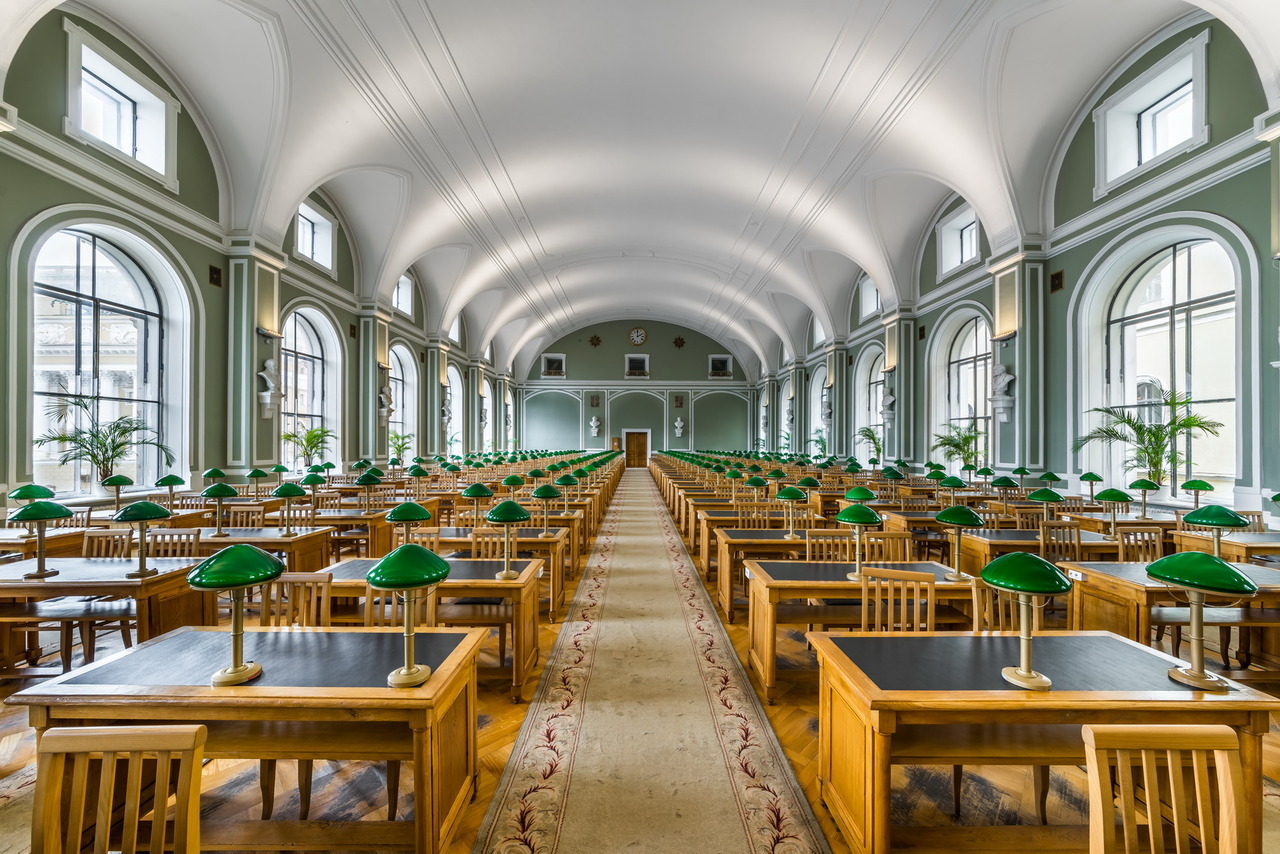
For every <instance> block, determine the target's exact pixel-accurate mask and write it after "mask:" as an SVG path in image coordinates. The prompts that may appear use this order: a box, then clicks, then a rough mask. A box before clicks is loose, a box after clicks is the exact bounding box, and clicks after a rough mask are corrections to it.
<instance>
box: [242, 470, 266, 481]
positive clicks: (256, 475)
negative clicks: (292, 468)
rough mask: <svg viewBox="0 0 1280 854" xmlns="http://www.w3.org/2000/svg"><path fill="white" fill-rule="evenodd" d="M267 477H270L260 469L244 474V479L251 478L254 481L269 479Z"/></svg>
mask: <svg viewBox="0 0 1280 854" xmlns="http://www.w3.org/2000/svg"><path fill="white" fill-rule="evenodd" d="M269 476H270V475H268V474H267V472H265V471H263V470H262V469H249V471H247V472H246V473H245V477H249V478H253V479H255V480H256V479H257V478H260V477H269Z"/></svg>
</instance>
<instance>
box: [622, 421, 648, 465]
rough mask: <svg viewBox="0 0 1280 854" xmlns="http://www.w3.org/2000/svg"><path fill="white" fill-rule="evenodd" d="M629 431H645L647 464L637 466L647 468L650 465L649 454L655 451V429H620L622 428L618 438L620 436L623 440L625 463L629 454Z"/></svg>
mask: <svg viewBox="0 0 1280 854" xmlns="http://www.w3.org/2000/svg"><path fill="white" fill-rule="evenodd" d="M628 433H643V434H644V452H645V465H642V466H637V468H647V467H648V458H649V455H650V454H652V453H653V431H652V430H641V429H628V428H622V429H620V430H619V431H618V438H620V439H621V440H622V456H623V463H624V464H625V463H626V455H627V434H628Z"/></svg>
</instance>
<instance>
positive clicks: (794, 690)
mask: <svg viewBox="0 0 1280 854" xmlns="http://www.w3.org/2000/svg"><path fill="white" fill-rule="evenodd" d="M576 583H577V582H576V579H575V580H573V581H571V582H569V585H568V595H569V596H572V595H573V592H574V590H575V589H576ZM727 629H728V634H729V637H730V639H731V640H732V642H733V645H734V647H735V649H736V650H737V652H738V655H739V658H740V659H741V660H744V661H745V659H746V648H747V643H748V635H747V628H746V625H745V621H743V620H739V621H738V623H736V624H732V625H729V626H727ZM559 631H560V624H559V623H550V624H549V623H543V625H542V627H541V637H540V645H541V649H542V655H541V657H540V661H546V659H547V656H548V653H549V652H550V650H551V648H552V646H553V644H554V643H555V640H556V637H557V635H558V633H559ZM115 637H118V636H116V635H112V636H105V635H104V636H103V638H102V639H101V642H100V647H101V648H100V655H106V654H109V653H111V652H114V651H115V647H114V646H113V644H115V643H117V641H114V640H113V638H115ZM496 646H497V644H496V639H495V641H494V642H493V643H491V644H490V645H489V647H487V648H486V651H485V652H483V653H482V657H481V666H484V665H485V664H486V661H485V657H486V656H488V657H489V661H488V663H490V664H492V663H494V661H493V655H494V654H495V651H496ZM779 651H780V655H781V664H780V675H781V676H782V677H783V682H782V685H781V686H780V692H779V697H778V700H777V703H776V704H775V705H773V706H767V705H766V706H765V709H766V712H767V714H768V716H769V719H770V721H771V722H772V724H773V727H774V729H775V731H776V732H777V734H778V739H779V741H780V743H781V744H782V746H783V748H784V750H785V751H786V752H787V755H788V757H789V758H790V761H791V763H792V765H793V767H794V768H795V772H796V775H797V777H798V778H799V781H800V783H801V785H802V786H803V788H804V790H805V792H806V794H807V795H808V797H809V801H810V803H811V804H812V805H813V809H814V812H815V813H816V815H817V817H818V821H819V823H820V824H821V826H822V828H823V830H824V832H825V833H826V835H827V838H828V840H829V841H830V844H831V848H832V851H833V852H835V854H845V852H848V851H849V850H850V849H849V848H848V846H846V845H845V844H844V841H843V839H842V838H841V836H840V833H839V831H837V830H836V828H835V825H834V823H833V822H832V820H831V817H830V815H829V814H828V813H827V811H826V809H825V808H824V807H823V806H822V805H821V803H820V802H819V800H818V783H817V748H818V732H817V714H818V700H817V678H816V671H815V665H814V663H813V658H812V655H811V654H810V653H809V652H808V650H807V649H806V647H805V643H804V640H803V636H802V635H801V633H799V632H791V633H789V634H788V635H787V636H786V637H785V638H783V639H781V640H780V643H779ZM541 672H542V671H541V666H539V668H538V669H537V670H536V671H535V672H534V674H533V676H532V677H531V679H530V682H529V683H528V685H526V688H525V694H526V696H528V695H530V694H532V692H533V690H534V686H536V684H537V680H538V679H539V678H540V676H541ZM22 686H23V683H22V682H6V683H3V684H0V697H4V696H8V695H9V694H11V693H13V692H14V691H16V690H19V689H20V688H21V687H22ZM508 690H509V683H504V682H503V681H502V680H501V679H491V680H481V684H480V692H479V706H480V720H479V737H478V748H479V760H480V784H479V791H478V792H477V796H476V799H475V801H474V803H473V804H472V805H471V806H470V807H469V808H468V809H467V810H466V812H465V813H464V815H463V816H462V818H461V822H460V824H459V827H458V829H457V832H456V833H455V835H454V839H453V842H452V844H451V845H450V846H449V848H448V849H447V852H448V854H468V853H469V852H470V851H471V846H472V844H473V842H474V840H475V836H476V833H477V832H478V830H479V827H480V824H481V822H482V821H483V819H484V815H485V812H486V810H487V808H488V803H489V800H490V798H491V797H492V795H493V793H494V791H495V789H496V787H497V783H498V780H499V778H500V777H501V774H502V771H503V768H504V767H505V765H506V761H507V757H508V756H509V754H510V752H511V749H512V747H513V745H514V743H515V739H516V736H517V734H518V733H519V730H520V725H521V722H522V721H523V719H524V714H525V711H526V709H527V705H525V704H513V703H512V702H511V701H510V699H509V695H508V693H507V691H508ZM1266 751H1267V758H1266V771H1267V774H1268V776H1270V777H1271V778H1272V779H1278V778H1280V727H1278V726H1277V724H1276V723H1275V722H1273V726H1272V736H1271V737H1270V738H1268V739H1267V742H1266ZM33 755H34V735H33V732H32V730H31V729H30V728H28V727H27V726H26V713H25V710H23V709H20V708H14V707H9V706H3V707H0V781H3V780H4V779H5V778H8V777H10V776H11V775H14V774H17V773H21V772H22V771H23V769H24V768H25V767H26V766H27V765H29V764H30V763H31V761H32V759H33ZM965 771H966V775H965V779H964V784H963V786H962V794H963V802H962V807H961V819H960V823H962V824H998V823H1018V822H1030V821H1034V816H1035V813H1034V804H1033V803H1032V798H1031V787H1030V770H1029V769H1026V768H1019V767H985V768H966V769H965ZM278 773H279V779H278V783H277V789H276V792H277V795H276V804H275V815H276V817H278V818H290V817H293V816H296V815H297V809H298V796H297V792H296V790H295V788H294V786H295V781H296V774H295V767H294V764H293V763H291V762H281V763H279V772H278ZM411 773H412V772H411V770H410V769H409V768H407V767H406V768H405V770H404V772H403V774H402V780H401V793H402V794H401V812H402V815H403V813H404V812H405V808H406V807H407V806H408V803H409V792H410V791H411V789H410V786H411ZM895 774H896V776H895V795H894V801H893V813H894V815H893V820H894V822H895V823H904V822H910V823H913V824H933V825H947V824H953V823H955V822H954V821H953V819H952V817H951V797H952V795H951V769H950V768H917V767H909V768H899V769H897V770H896V772H895ZM384 780H385V778H384V776H383V771H382V769H381V768H380V767H378V766H376V765H372V764H368V763H356V762H343V763H340V762H318V763H316V768H315V781H314V789H313V791H314V794H313V798H312V811H311V817H312V818H334V819H346V818H360V817H369V818H385V815H386V799H385V792H384V786H385V782H384ZM1083 780H1084V774H1083V772H1082V771H1079V770H1078V769H1072V768H1058V767H1055V768H1054V769H1053V776H1052V787H1051V793H1050V798H1049V820H1050V822H1051V823H1079V822H1083V821H1084V820H1085V817H1084V815H1085V812H1084V811H1085V800H1084V794H1083V791H1084V788H1083ZM203 785H204V792H205V794H204V804H205V807H204V814H205V815H206V816H209V817H214V816H216V817H218V818H232V817H244V818H254V817H257V816H258V815H259V814H260V809H261V807H260V803H261V798H260V794H259V790H258V766H257V764H256V763H253V762H245V761H230V760H219V761H214V762H210V763H209V764H208V766H207V767H206V769H205V778H204V780H203ZM566 854H579V852H566Z"/></svg>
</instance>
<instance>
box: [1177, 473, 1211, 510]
mask: <svg viewBox="0 0 1280 854" xmlns="http://www.w3.org/2000/svg"><path fill="white" fill-rule="evenodd" d="M1180 488H1181V489H1183V490H1185V491H1187V492H1190V493H1191V494H1192V495H1194V496H1195V502H1196V504H1195V506H1196V507H1197V508H1198V507H1199V506H1200V493H1202V492H1213V484H1211V483H1209V482H1208V481H1204V480H1189V481H1187V482H1186V483H1184V484H1182V486H1181V487H1180Z"/></svg>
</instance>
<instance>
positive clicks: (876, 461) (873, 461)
mask: <svg viewBox="0 0 1280 854" xmlns="http://www.w3.org/2000/svg"><path fill="white" fill-rule="evenodd" d="M867 462H869V463H871V465H873V466H878V465H880V458H879V457H871V458H870V459H868V460H867Z"/></svg>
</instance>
